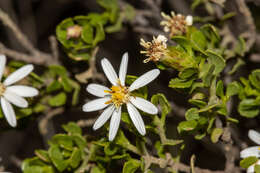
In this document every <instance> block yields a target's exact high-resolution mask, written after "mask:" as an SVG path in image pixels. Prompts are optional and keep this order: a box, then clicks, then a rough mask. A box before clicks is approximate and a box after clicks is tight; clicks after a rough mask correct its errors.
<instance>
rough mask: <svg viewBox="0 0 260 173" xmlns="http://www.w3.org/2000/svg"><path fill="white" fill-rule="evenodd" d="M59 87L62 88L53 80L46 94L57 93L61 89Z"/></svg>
mask: <svg viewBox="0 0 260 173" xmlns="http://www.w3.org/2000/svg"><path fill="white" fill-rule="evenodd" d="M61 87H62V85H61V83H60V82H58V81H56V80H55V81H53V82H52V83H51V84H50V85H48V86H47V88H46V92H47V93H51V92H53V91H57V90H59V89H61Z"/></svg>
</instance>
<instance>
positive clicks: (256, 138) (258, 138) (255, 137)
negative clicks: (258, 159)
mask: <svg viewBox="0 0 260 173" xmlns="http://www.w3.org/2000/svg"><path fill="white" fill-rule="evenodd" d="M248 137H249V139H251V140H252V141H253V142H255V143H257V144H258V145H260V133H258V132H257V131H255V130H249V131H248Z"/></svg>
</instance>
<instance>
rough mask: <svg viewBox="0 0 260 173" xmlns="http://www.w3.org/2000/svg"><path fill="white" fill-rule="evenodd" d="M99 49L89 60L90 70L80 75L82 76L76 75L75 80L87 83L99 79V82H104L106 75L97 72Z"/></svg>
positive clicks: (95, 50)
mask: <svg viewBox="0 0 260 173" xmlns="http://www.w3.org/2000/svg"><path fill="white" fill-rule="evenodd" d="M98 49H99V48H98V47H96V48H95V49H94V50H93V52H92V54H91V57H90V60H89V68H88V70H86V71H84V72H82V73H80V74H76V75H75V78H76V79H77V80H78V81H79V82H81V83H87V81H88V79H90V78H91V79H99V80H102V81H103V80H104V75H103V74H101V73H98V72H97V68H96V55H97V52H98Z"/></svg>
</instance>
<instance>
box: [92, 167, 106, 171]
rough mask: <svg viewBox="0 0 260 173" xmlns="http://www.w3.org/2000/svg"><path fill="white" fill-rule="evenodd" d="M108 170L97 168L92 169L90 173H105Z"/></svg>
mask: <svg viewBox="0 0 260 173" xmlns="http://www.w3.org/2000/svg"><path fill="white" fill-rule="evenodd" d="M105 172H106V170H104V169H101V168H99V167H98V166H95V167H93V168H92V169H91V172H90V173H105Z"/></svg>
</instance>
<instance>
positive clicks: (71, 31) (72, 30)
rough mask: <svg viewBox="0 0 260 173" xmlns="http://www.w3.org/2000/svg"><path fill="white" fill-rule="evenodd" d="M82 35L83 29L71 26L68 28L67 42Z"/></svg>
mask: <svg viewBox="0 0 260 173" xmlns="http://www.w3.org/2000/svg"><path fill="white" fill-rule="evenodd" d="M81 33H82V27H81V26H79V25H74V26H70V27H68V28H67V40H69V39H71V38H79V37H80V36H81Z"/></svg>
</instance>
